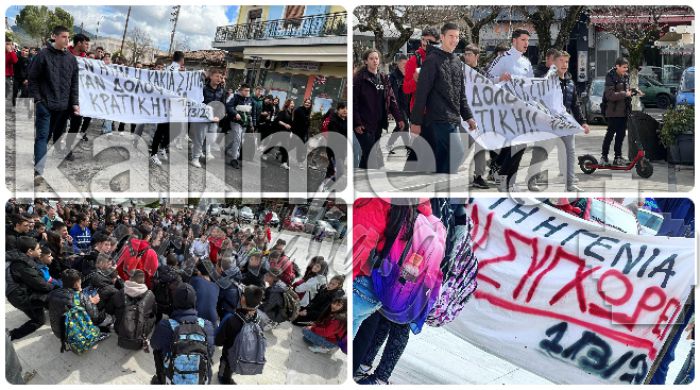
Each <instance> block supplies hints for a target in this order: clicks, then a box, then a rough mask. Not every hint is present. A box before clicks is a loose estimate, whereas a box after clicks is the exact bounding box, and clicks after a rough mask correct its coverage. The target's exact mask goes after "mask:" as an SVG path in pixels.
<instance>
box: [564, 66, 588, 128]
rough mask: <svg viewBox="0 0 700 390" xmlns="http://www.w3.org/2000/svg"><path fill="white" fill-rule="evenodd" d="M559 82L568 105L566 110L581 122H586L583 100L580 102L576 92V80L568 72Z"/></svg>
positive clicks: (565, 102) (565, 103)
mask: <svg viewBox="0 0 700 390" xmlns="http://www.w3.org/2000/svg"><path fill="white" fill-rule="evenodd" d="M559 83H560V85H561V92H562V94H563V95H564V107H566V112H568V113H569V114H571V115H572V116H573V117H574V119H576V122H578V123H579V124H584V123H586V118H584V116H583V112H582V111H581V102H579V99H578V94H577V93H576V83H574V80H573V79H571V76H570V75H569V74H567V75H565V76H564V78H563V79H559Z"/></svg>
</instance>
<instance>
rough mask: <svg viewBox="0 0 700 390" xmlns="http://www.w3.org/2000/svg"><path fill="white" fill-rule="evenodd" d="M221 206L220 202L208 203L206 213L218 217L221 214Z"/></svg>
mask: <svg viewBox="0 0 700 390" xmlns="http://www.w3.org/2000/svg"><path fill="white" fill-rule="evenodd" d="M221 206H222V205H220V204H210V205H209V211H208V212H207V214H209V215H211V216H212V217H218V216H220V215H221Z"/></svg>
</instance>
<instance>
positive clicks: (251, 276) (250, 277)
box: [241, 248, 267, 287]
mask: <svg viewBox="0 0 700 390" xmlns="http://www.w3.org/2000/svg"><path fill="white" fill-rule="evenodd" d="M242 272H243V279H242V280H241V283H242V284H244V285H246V286H258V287H264V286H265V283H264V277H265V274H267V270H266V269H265V267H263V264H262V252H261V251H259V250H258V249H256V248H253V249H251V250H250V252H248V262H247V264H246V266H245V268H244V269H243V270H242Z"/></svg>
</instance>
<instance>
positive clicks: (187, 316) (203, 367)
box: [151, 283, 216, 385]
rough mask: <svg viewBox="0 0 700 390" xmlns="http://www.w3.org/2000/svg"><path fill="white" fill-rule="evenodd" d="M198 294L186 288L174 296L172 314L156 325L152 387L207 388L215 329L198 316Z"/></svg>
mask: <svg viewBox="0 0 700 390" xmlns="http://www.w3.org/2000/svg"><path fill="white" fill-rule="evenodd" d="M196 307H197V294H196V293H195V291H194V288H192V286H190V285H189V284H186V283H182V284H180V285H179V286H178V287H177V288H176V289H175V292H174V293H173V312H172V315H171V317H170V318H169V319H167V320H166V319H163V320H161V321H160V322H158V324H157V325H156V328H155V330H154V331H153V335H152V336H151V348H152V349H153V359H154V361H155V366H156V375H154V376H153V378H152V379H151V384H192V385H195V384H209V383H210V382H211V375H212V371H211V359H212V357H213V356H214V350H215V348H216V347H215V346H214V327H213V326H212V324H211V322H209V321H207V320H205V319H203V318H199V317H198V316H197V309H196Z"/></svg>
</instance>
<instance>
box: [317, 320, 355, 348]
mask: <svg viewBox="0 0 700 390" xmlns="http://www.w3.org/2000/svg"><path fill="white" fill-rule="evenodd" d="M311 331H312V332H314V333H316V334H317V335H319V336H322V337H323V338H325V339H326V340H328V342H330V343H333V344H338V342H339V341H340V340H341V339H342V338H343V337H345V333H346V332H347V327H346V325H345V324H343V323H342V322H341V321H338V320H336V319H335V318H333V317H331V318H330V319H328V320H326V321H324V322H323V323H314V324H313V325H311Z"/></svg>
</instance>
